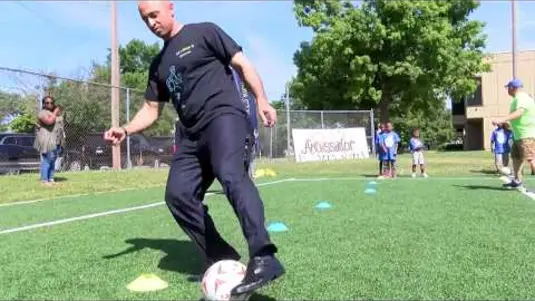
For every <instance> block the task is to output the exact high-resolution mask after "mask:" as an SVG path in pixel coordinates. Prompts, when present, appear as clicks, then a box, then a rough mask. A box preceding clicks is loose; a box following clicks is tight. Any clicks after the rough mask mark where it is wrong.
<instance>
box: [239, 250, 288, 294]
mask: <svg viewBox="0 0 535 301" xmlns="http://www.w3.org/2000/svg"><path fill="white" fill-rule="evenodd" d="M284 272H285V271H284V267H283V266H282V264H281V263H280V261H279V260H278V259H277V258H276V257H275V256H273V255H271V256H262V257H254V258H252V259H251V261H250V262H249V264H248V265H247V272H246V274H245V277H244V278H243V281H242V282H241V283H240V284H238V285H237V286H236V287H235V288H233V289H232V291H231V293H230V294H231V297H230V299H231V300H247V299H248V298H249V297H250V296H251V295H252V294H253V292H254V291H255V290H257V289H259V288H260V287H262V286H265V285H266V284H268V283H269V282H271V281H273V280H275V279H277V278H279V277H280V276H282V275H283V274H284Z"/></svg>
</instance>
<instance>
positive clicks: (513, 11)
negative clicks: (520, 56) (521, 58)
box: [511, 0, 518, 78]
mask: <svg viewBox="0 0 535 301" xmlns="http://www.w3.org/2000/svg"><path fill="white" fill-rule="evenodd" d="M511 23H512V24H511V25H512V26H511V30H512V31H513V32H512V44H513V45H512V48H513V49H512V57H513V78H517V76H518V74H517V64H516V56H517V49H516V0H511Z"/></svg>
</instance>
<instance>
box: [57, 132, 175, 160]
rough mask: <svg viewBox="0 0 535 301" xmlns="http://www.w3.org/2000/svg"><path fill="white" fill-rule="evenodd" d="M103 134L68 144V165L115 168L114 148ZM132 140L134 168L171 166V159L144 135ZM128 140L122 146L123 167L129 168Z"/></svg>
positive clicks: (131, 156) (131, 149) (90, 135)
mask: <svg viewBox="0 0 535 301" xmlns="http://www.w3.org/2000/svg"><path fill="white" fill-rule="evenodd" d="M102 137H103V133H93V134H89V135H87V136H85V137H84V138H83V139H78V141H76V142H71V143H70V144H67V149H68V151H69V154H68V155H67V156H66V160H65V161H66V162H65V163H66V164H67V162H68V164H70V165H71V166H79V167H80V168H86V166H87V167H88V168H89V169H102V168H111V167H112V166H113V159H112V146H111V145H110V144H109V143H108V142H106V141H104V139H103V138H102ZM129 139H130V159H131V161H132V166H133V167H136V166H150V167H154V166H155V165H156V163H157V162H158V163H166V164H169V163H168V161H170V157H169V156H167V155H166V154H165V153H164V152H163V151H162V150H161V148H160V147H157V146H154V145H152V144H151V143H150V142H149V140H148V139H147V138H146V137H145V136H144V135H142V134H133V135H131V136H130V137H129ZM127 158H128V156H127V140H126V139H125V140H124V142H123V143H122V144H121V167H122V168H127V167H128V160H127Z"/></svg>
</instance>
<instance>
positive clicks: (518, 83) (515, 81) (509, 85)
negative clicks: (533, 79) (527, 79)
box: [505, 78, 524, 89]
mask: <svg viewBox="0 0 535 301" xmlns="http://www.w3.org/2000/svg"><path fill="white" fill-rule="evenodd" d="M505 87H506V88H515V89H516V88H522V87H524V84H523V83H522V81H521V80H519V79H516V78H515V79H513V80H511V81H510V82H508V83H507V85H505Z"/></svg>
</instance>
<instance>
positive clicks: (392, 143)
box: [379, 121, 401, 178]
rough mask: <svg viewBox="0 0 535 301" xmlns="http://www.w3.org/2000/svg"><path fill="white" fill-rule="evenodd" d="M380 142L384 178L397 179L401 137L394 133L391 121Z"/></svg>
mask: <svg viewBox="0 0 535 301" xmlns="http://www.w3.org/2000/svg"><path fill="white" fill-rule="evenodd" d="M379 141H380V142H379V143H380V145H381V151H382V161H383V169H384V171H383V176H385V177H392V178H395V177H396V158H397V154H398V146H399V142H400V141H401V139H400V138H399V135H398V134H397V133H396V132H394V126H393V125H392V122H390V121H389V122H387V123H386V128H385V131H384V132H383V133H382V134H381V135H380V137H379Z"/></svg>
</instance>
